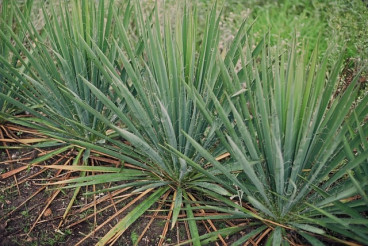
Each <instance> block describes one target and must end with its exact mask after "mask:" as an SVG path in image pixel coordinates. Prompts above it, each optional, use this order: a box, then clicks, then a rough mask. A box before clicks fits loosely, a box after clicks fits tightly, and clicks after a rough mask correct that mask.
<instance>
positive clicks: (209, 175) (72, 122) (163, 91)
mask: <svg viewBox="0 0 368 246" xmlns="http://www.w3.org/2000/svg"><path fill="white" fill-rule="evenodd" d="M115 7H116V5H114V3H113V1H109V2H108V3H105V2H104V1H99V2H98V3H95V2H93V1H87V0H83V1H72V2H71V3H68V4H65V5H64V6H60V9H59V10H58V11H59V14H58V15H56V14H55V10H54V9H46V8H44V9H43V15H44V20H45V27H44V29H43V31H42V33H40V32H39V31H38V30H36V28H35V27H34V25H33V24H32V23H30V22H29V21H27V14H24V13H22V11H21V9H20V8H19V7H18V6H17V5H16V4H10V5H9V9H11V11H13V12H14V13H16V16H17V17H16V18H15V19H14V20H12V21H11V22H9V21H8V22H6V21H5V20H8V17H6V18H5V17H4V18H2V19H1V23H0V25H2V26H3V27H4V28H3V29H1V30H0V40H1V43H2V44H3V46H4V48H3V50H6V52H5V53H4V54H2V56H1V58H0V59H1V66H0V67H1V68H2V69H1V70H0V76H1V79H2V81H3V85H4V90H3V91H1V92H0V99H1V100H2V101H3V102H6V104H9V105H12V107H14V108H18V109H19V110H25V111H28V112H29V113H30V114H31V117H18V116H17V115H16V114H14V111H12V112H9V111H1V114H0V118H1V119H3V120H8V121H11V122H14V123H17V124H20V125H23V126H27V127H30V128H32V129H36V130H38V131H39V132H42V133H43V134H45V135H47V136H49V137H51V138H53V139H56V140H57V141H59V143H58V146H59V148H58V149H56V150H55V151H53V152H51V153H49V154H48V155H46V156H42V157H40V158H37V159H36V160H34V161H33V164H34V163H40V162H41V161H44V160H45V159H46V158H48V157H52V156H55V155H57V154H60V153H62V152H65V151H68V150H70V149H73V150H74V149H75V150H77V151H76V154H75V156H74V159H73V161H72V162H70V163H71V164H72V165H52V166H48V168H53V169H57V170H59V171H60V172H62V171H65V172H66V173H67V175H66V176H67V178H64V179H62V180H59V181H57V182H53V183H52V185H59V186H60V187H63V188H69V189H74V194H73V198H72V199H71V201H70V203H69V205H68V207H67V209H66V211H65V213H64V215H63V221H64V220H65V219H66V218H68V212H69V211H70V209H71V207H72V205H73V203H74V201H75V200H76V199H77V197H78V194H79V193H80V191H81V187H87V186H93V187H94V188H93V190H92V192H90V193H89V194H90V195H96V194H97V193H101V192H115V193H116V194H121V192H126V196H125V198H123V199H120V198H119V199H120V200H119V199H118V198H116V199H117V200H116V201H115V203H114V206H115V204H118V203H119V202H126V201H125V199H126V197H129V198H132V200H131V201H130V202H129V203H128V204H127V205H125V206H124V207H123V208H122V209H121V210H119V211H117V212H116V215H115V216H112V217H110V218H109V219H106V221H105V222H103V223H101V224H100V225H98V226H97V228H96V231H97V230H98V229H100V228H102V227H103V226H104V225H106V224H107V223H109V222H112V220H113V219H114V218H116V217H117V216H120V215H121V214H122V213H123V212H125V211H126V210H127V209H128V208H129V209H130V210H129V212H127V213H126V214H125V215H124V216H123V217H122V218H121V219H120V220H119V221H118V222H117V223H116V224H115V225H114V226H113V227H112V228H111V229H110V230H109V231H108V232H107V233H106V234H105V235H104V236H103V237H102V238H101V239H100V241H99V242H98V244H99V245H105V244H114V242H116V240H118V238H119V237H120V236H121V235H122V234H124V232H126V230H127V229H128V228H129V227H130V226H131V225H132V224H133V223H134V222H136V221H137V220H138V219H139V218H140V217H141V216H142V215H143V214H145V213H146V212H149V209H150V208H151V207H152V206H153V205H154V204H158V209H157V212H158V211H160V208H161V207H160V205H159V204H160V201H161V200H165V201H167V202H168V203H169V204H170V205H169V207H170V209H169V212H168V215H167V219H168V222H167V223H166V224H165V228H166V229H165V230H167V228H168V227H169V221H171V228H174V226H175V225H176V224H177V223H179V221H185V223H187V224H188V228H189V229H188V231H189V234H190V238H188V240H189V241H190V242H192V243H193V244H194V245H201V244H205V243H209V242H211V241H212V240H216V239H218V238H219V239H220V240H224V239H223V236H228V235H231V234H234V233H237V232H239V231H241V230H244V229H246V228H251V229H252V231H250V232H248V233H245V234H243V235H242V236H241V237H240V239H238V240H236V241H235V242H233V244H234V245H241V244H243V243H244V242H246V241H247V240H251V239H255V238H258V239H259V240H263V239H264V238H267V239H264V240H265V242H266V243H272V244H274V245H280V244H283V245H287V244H289V243H290V242H291V243H292V242H297V241H298V240H299V241H300V240H306V241H308V242H309V243H311V244H313V245H321V244H323V241H324V240H333V241H336V242H340V243H349V242H348V241H344V239H343V238H348V239H349V240H354V241H357V242H360V243H364V242H366V241H367V240H368V235H367V233H366V232H367V229H368V228H367V225H368V220H367V218H366V217H365V216H364V214H365V213H367V205H368V196H367V190H368V179H367V177H368V175H367V174H368V169H367V160H368V143H367V137H368V136H367V133H368V129H367V126H368V125H367V124H366V122H365V117H366V115H367V114H368V108H367V107H366V105H367V103H368V97H364V98H363V99H361V100H360V101H358V102H356V101H355V98H356V95H357V93H358V89H359V87H358V86H356V85H357V81H358V77H356V78H355V79H354V80H353V82H352V83H350V85H349V86H348V87H347V88H346V90H345V91H343V92H341V93H340V94H339V95H338V96H336V95H335V89H336V87H337V84H338V82H339V77H338V75H339V72H340V70H341V66H342V58H341V57H340V59H338V61H337V62H336V64H335V66H334V67H333V69H332V70H331V71H330V72H328V67H329V63H328V58H324V59H323V60H322V61H320V60H319V58H318V47H317V46H316V48H315V49H314V51H313V53H312V55H310V56H309V55H308V54H307V55H306V54H304V52H303V50H304V49H303V48H302V52H301V53H299V52H298V49H297V48H296V44H293V45H291V48H290V49H289V50H288V51H284V50H283V49H281V50H278V51H277V52H276V53H274V52H271V51H270V48H269V44H270V42H271V41H270V40H269V37H267V36H265V37H264V38H263V39H262V40H261V41H260V42H258V43H253V41H252V38H251V37H250V31H251V25H248V24H247V22H244V23H242V25H241V27H240V28H239V30H238V32H237V33H236V35H235V36H234V38H233V40H232V41H231V43H230V44H229V47H228V49H227V51H226V52H222V53H220V52H219V50H218V46H219V40H220V32H219V30H220V16H218V15H217V13H216V7H217V6H216V5H214V6H213V8H212V10H211V11H210V13H209V14H208V16H207V19H206V25H205V27H204V29H202V30H199V29H198V18H199V17H198V15H197V10H196V8H195V7H193V8H191V7H187V6H181V7H180V8H179V10H178V11H182V12H181V13H182V14H180V15H177V17H176V18H175V22H174V24H172V22H171V19H170V18H166V15H165V14H164V15H163V16H161V15H160V14H159V11H158V10H157V6H156V8H155V9H154V10H153V11H151V12H150V13H149V14H144V13H143V11H142V8H141V6H140V4H139V3H138V1H134V2H132V3H130V2H129V3H127V4H126V5H122V6H121V8H117V9H116V8H115ZM49 13H51V14H49ZM4 16H5V15H4ZM13 22H14V23H16V24H17V25H19V26H21V27H22V35H21V36H20V37H19V34H18V33H17V32H16V31H14V29H13V28H12V25H13ZM24 37H26V40H25V41H24V40H23V38H24ZM306 57H307V58H309V57H310V58H309V59H307V58H306ZM326 57H327V56H326ZM9 58H12V59H9ZM14 59H16V61H17V63H20V64H21V67H18V66H15V65H14V61H13V60H14ZM239 64H241V65H240V69H239V68H238V66H239ZM3 68H4V69H3ZM5 68H6V69H5ZM326 76H327V77H326ZM8 92H9V93H8ZM60 142H61V143H62V145H61V147H60ZM96 153H99V154H103V155H106V156H110V157H111V158H115V159H118V160H119V162H118V163H116V162H114V164H116V165H115V166H111V165H108V163H104V164H102V163H100V165H96V163H97V162H95V161H94V160H96V155H95V154H96ZM224 156H226V157H227V158H226V160H224V159H223V157H224ZM71 172H73V173H79V176H77V177H75V178H73V179H71V178H68V177H71V176H70V174H71ZM87 173H90V174H91V175H87ZM106 183H108V184H109V185H108V188H106V189H103V190H102V189H100V190H96V186H97V185H102V184H106ZM96 203H97V201H96V199H95V200H94V206H95V212H94V214H95V215H96V214H97V213H98V211H96ZM195 210H199V211H213V210H215V211H217V213H216V215H213V216H210V215H208V216H205V217H198V216H195V213H194V211H195ZM101 211H103V210H101ZM219 214H220V215H219ZM156 215H157V213H156ZM179 215H183V217H184V219H179ZM216 219H226V220H228V221H232V220H234V221H235V220H236V221H239V220H240V221H241V222H242V223H240V224H234V223H232V226H230V227H226V228H223V229H219V230H217V229H216V228H215V230H214V231H213V232H211V233H208V234H205V235H200V233H199V229H198V224H197V220H216ZM148 226H149V225H148ZM92 234H93V232H91V234H89V235H87V237H86V238H88V237H89V236H91V235H92ZM295 234H298V235H299V238H296V239H295V238H294V235H295ZM261 235H262V236H261ZM265 236H268V237H265ZM86 238H85V239H86ZM141 238H142V235H141V236H140V238H138V239H137V240H136V243H138V242H139V240H140V239H141ZM85 239H83V240H82V241H81V242H83V241H84V240H85ZM188 240H187V241H186V242H184V243H188Z"/></svg>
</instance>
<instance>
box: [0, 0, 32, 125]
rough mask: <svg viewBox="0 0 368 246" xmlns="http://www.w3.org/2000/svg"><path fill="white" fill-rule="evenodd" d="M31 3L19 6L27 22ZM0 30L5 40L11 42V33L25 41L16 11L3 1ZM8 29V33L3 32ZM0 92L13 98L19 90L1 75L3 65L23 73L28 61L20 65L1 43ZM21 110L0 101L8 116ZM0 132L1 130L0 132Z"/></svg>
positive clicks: (29, 0) (2, 109)
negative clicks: (7, 64)
mask: <svg viewBox="0 0 368 246" xmlns="http://www.w3.org/2000/svg"><path fill="white" fill-rule="evenodd" d="M32 5H33V1H32V0H28V1H26V2H25V3H23V4H20V6H19V10H18V11H20V12H21V13H22V15H23V16H24V19H25V20H26V21H27V22H29V21H30V17H31V12H32ZM0 7H1V8H0V29H1V30H3V31H4V33H3V35H4V38H6V39H7V40H11V32H13V33H16V34H17V37H18V39H19V40H22V41H24V40H26V32H25V29H24V26H23V25H21V24H20V23H19V22H18V21H17V19H16V11H15V10H14V8H13V4H12V2H11V1H8V0H5V1H2V3H1V6H0ZM7 27H8V28H9V30H10V31H5V30H6V29H7ZM0 59H1V60H0V70H1V71H2V72H1V73H0V92H1V93H4V94H7V95H8V96H10V97H15V96H14V95H13V93H14V91H18V90H19V86H17V85H15V84H13V83H12V82H11V81H9V80H8V79H7V78H6V77H5V76H3V75H2V73H4V72H6V71H7V67H6V65H5V63H9V64H11V66H12V67H13V68H14V69H16V70H17V71H19V72H24V71H25V69H26V66H27V63H28V61H27V60H26V61H24V63H21V61H20V60H21V59H23V58H19V57H17V56H13V55H12V49H11V48H10V47H8V46H7V45H6V43H5V42H1V44H0ZM20 111H22V109H19V108H17V107H16V106H14V105H13V104H11V103H9V102H7V101H6V100H5V99H4V98H1V99H0V112H1V113H8V114H17V113H19V112H20ZM5 122H6V120H5V119H0V124H4V123H5ZM0 131H1V130H0Z"/></svg>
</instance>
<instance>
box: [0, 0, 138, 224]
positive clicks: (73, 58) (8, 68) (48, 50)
mask: <svg viewBox="0 0 368 246" xmlns="http://www.w3.org/2000/svg"><path fill="white" fill-rule="evenodd" d="M6 4H7V5H6V8H7V9H10V10H11V11H12V12H11V13H14V18H13V16H12V19H11V20H10V19H9V18H10V17H6V18H7V19H6V20H8V19H9V21H7V22H2V23H1V24H2V27H3V28H2V29H1V30H0V40H1V44H2V47H4V54H2V56H1V57H0V59H1V71H0V75H1V78H2V79H4V80H5V82H6V83H4V84H3V83H2V84H1V88H4V90H2V91H1V92H0V98H1V102H4V105H12V107H16V108H19V109H21V110H23V111H27V112H28V113H29V115H28V116H27V117H18V116H17V115H14V113H13V112H11V111H9V110H8V111H6V112H5V111H2V112H1V114H0V118H1V119H3V120H7V121H11V122H13V123H16V124H19V125H22V126H26V127H29V128H32V129H34V130H37V131H38V133H39V134H43V135H47V136H48V137H49V138H51V139H49V140H45V139H42V143H37V144H33V145H31V147H33V148H41V147H52V148H53V150H52V151H41V150H40V149H38V150H39V151H41V152H42V153H39V156H40V157H39V158H36V159H34V160H32V161H31V163H30V164H31V166H32V165H36V164H39V163H42V162H44V161H46V160H49V159H51V158H52V157H54V156H59V155H65V158H64V161H62V162H60V160H59V161H56V162H57V163H61V164H65V165H67V164H71V165H85V164H87V163H89V164H90V165H97V164H98V162H99V160H101V158H102V159H103V157H102V156H101V155H100V154H97V153H96V152H93V151H91V150H90V149H88V148H86V147H80V146H77V145H75V144H73V143H71V141H69V142H67V141H66V140H73V139H82V140H84V141H87V142H90V143H97V144H101V145H103V144H104V142H105V141H106V140H105V138H106V137H107V136H108V135H109V134H110V133H111V131H110V132H109V131H108V130H109V125H108V124H106V123H104V121H100V120H98V118H96V117H95V116H94V115H93V114H90V113H89V112H88V111H86V110H85V109H83V108H81V107H80V106H79V105H78V104H76V103H74V102H73V101H71V100H69V97H68V96H65V93H64V91H65V90H70V91H71V93H73V94H75V95H76V96H78V98H80V99H81V100H84V101H85V102H87V103H88V105H89V106H90V107H93V108H94V109H95V110H96V111H97V112H100V113H101V114H103V115H104V119H106V120H107V121H108V122H110V123H116V122H117V117H116V116H115V115H114V114H113V113H111V111H109V110H106V109H104V105H103V104H102V103H101V102H100V101H99V100H98V98H97V97H95V96H94V95H93V94H92V93H90V90H89V88H88V87H87V86H86V85H85V84H84V82H83V80H88V81H90V83H92V84H93V85H94V86H96V87H98V88H99V89H100V90H101V92H102V93H104V94H105V95H106V96H109V97H110V98H111V100H112V101H113V103H115V105H116V106H117V107H119V109H120V110H121V111H123V110H124V102H123V101H122V100H120V99H117V98H116V97H115V94H113V93H112V91H111V90H110V88H109V87H110V85H109V83H107V81H105V80H104V76H103V75H102V73H101V72H100V70H99V69H98V68H97V67H96V66H95V63H94V62H93V61H92V60H91V56H90V53H93V52H95V48H94V46H96V47H97V48H98V51H99V52H103V53H104V55H105V58H106V59H109V61H110V62H109V64H110V65H111V66H114V62H115V58H116V55H117V43H116V42H118V39H114V41H113V37H114V36H115V35H116V34H117V33H116V31H115V28H114V23H115V22H120V20H122V23H121V25H125V26H127V25H128V24H129V21H130V13H131V10H132V6H131V5H130V4H127V5H124V7H125V8H124V9H122V10H120V9H117V10H116V9H115V5H114V3H113V1H110V2H109V3H108V4H106V3H105V1H99V2H98V3H95V2H92V1H72V2H70V3H63V4H61V3H60V5H56V6H57V7H53V6H47V5H45V6H44V8H43V17H44V21H45V26H44V29H43V32H42V33H39V32H38V30H37V29H36V27H35V26H34V25H33V24H32V22H29V18H28V15H29V14H24V13H22V11H21V9H20V7H19V6H18V4H17V3H15V2H11V3H7V1H6ZM4 6H5V5H4ZM29 8H30V7H29ZM105 10H106V11H105ZM113 10H114V11H115V12H116V13H119V14H120V15H119V16H120V17H119V19H117V18H114V16H113ZM4 11H5V7H4ZM29 11H31V10H29ZM56 12H57V14H56ZM13 19H15V23H17V24H18V25H19V26H21V27H22V29H21V32H20V35H19V33H18V32H16V31H14V30H13V28H12V25H13ZM23 39H24V40H23ZM92 40H93V41H92ZM92 43H93V45H92ZM5 51H6V52H5ZM137 52H138V51H137ZM9 58H11V59H9ZM15 61H16V62H15ZM18 63H19V64H18ZM17 66H21V69H18V68H17ZM114 69H115V66H114ZM116 69H117V70H118V72H121V73H123V72H124V70H123V69H121V68H120V67H117V68H116ZM27 141H28V142H30V140H27ZM18 142H20V143H22V141H18ZM23 142H24V141H23ZM116 144H117V145H120V146H121V148H125V149H129V147H128V146H126V145H124V144H123V143H121V142H117V143H116ZM23 147H24V146H23ZM68 153H69V156H66V155H68ZM70 154H72V156H73V158H72V160H70ZM96 158H97V159H96ZM25 168H27V167H26V166H25ZM18 170H19V171H22V170H24V167H22V168H19V169H18ZM93 171H94V170H91V169H86V170H84V172H82V173H80V176H88V175H89V174H93ZM60 172H61V171H58V172H56V175H59V174H60ZM10 173H12V174H15V172H14V171H12V172H10ZM70 175H71V173H70V172H69V173H67V174H66V177H69V176H70ZM5 176H9V175H5ZM93 188H95V187H93ZM79 191H80V188H78V189H75V191H74V194H73V196H72V199H71V201H70V203H69V205H68V206H67V209H66V211H65V213H64V215H63V216H62V218H63V220H64V219H65V218H66V216H67V214H68V212H69V211H70V209H71V207H72V205H73V204H74V202H75V200H76V198H77V196H78V194H79ZM59 193H60V190H57V191H55V192H54V194H53V196H52V197H53V199H54V198H55V197H56V196H57V195H58V194H59ZM49 204H50V203H48V204H46V205H45V208H44V209H43V210H42V211H41V213H40V215H39V217H38V218H37V220H36V222H35V223H34V225H36V224H37V222H38V220H39V219H40V218H41V216H42V214H43V213H44V212H45V211H46V209H47V207H48V206H49ZM62 222H63V221H62ZM33 228H34V226H33V227H32V228H31V230H30V231H32V229H33Z"/></svg>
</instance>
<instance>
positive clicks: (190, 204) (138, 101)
mask: <svg viewBox="0 0 368 246" xmlns="http://www.w3.org/2000/svg"><path fill="white" fill-rule="evenodd" d="M134 6H135V9H134V11H135V12H134V16H136V25H137V29H138V34H139V37H140V39H141V40H142V41H143V46H144V49H143V54H142V55H139V56H137V55H136V53H135V52H134V50H135V48H134V46H133V44H132V41H131V40H130V39H129V38H128V35H127V31H126V28H125V27H124V26H123V25H119V23H116V28H117V29H118V32H119V36H118V38H119V39H120V40H121V43H122V44H123V47H118V46H116V47H117V52H118V55H117V57H116V60H117V61H118V62H119V66H120V64H121V66H123V67H124V68H125V69H126V75H125V76H124V77H122V76H120V75H119V74H118V73H117V72H116V70H115V67H114V64H111V62H110V61H109V60H108V59H107V58H106V56H105V55H104V52H102V51H101V52H97V53H92V52H90V53H89V55H90V59H91V60H93V61H94V62H95V63H94V65H95V66H97V67H99V68H100V71H101V72H102V73H103V74H104V79H106V80H108V81H109V83H110V86H111V87H112V90H113V92H114V93H115V95H116V97H118V98H121V100H122V101H124V102H125V103H126V110H127V111H126V113H123V112H122V111H121V109H120V108H119V107H117V106H116V105H115V103H114V101H113V100H111V98H109V97H108V96H106V95H105V94H104V92H103V91H102V90H101V89H100V88H98V87H97V86H95V85H94V84H93V83H91V82H90V81H88V80H87V79H83V82H84V85H85V86H88V88H89V89H90V93H91V94H93V95H94V96H96V97H97V98H98V100H99V101H100V102H101V103H103V104H104V107H105V108H106V110H109V111H111V112H113V113H114V114H115V115H116V116H117V118H118V119H119V122H121V124H120V125H115V124H113V123H111V122H109V121H108V119H106V118H105V117H104V115H102V114H101V112H98V111H96V110H95V109H94V108H93V107H91V106H90V105H89V104H88V103H86V102H85V101H84V100H83V99H82V98H81V97H79V96H78V95H77V94H76V93H74V92H73V91H72V90H70V89H67V88H65V95H66V96H69V97H70V100H71V101H73V102H74V103H76V104H78V106H80V107H81V108H83V109H84V110H87V111H88V112H89V113H91V114H93V115H94V116H95V117H96V118H98V120H99V121H102V122H104V123H105V124H108V125H109V126H110V127H111V129H112V130H113V131H115V133H116V134H117V135H119V136H120V137H121V138H123V139H124V140H127V141H128V143H129V145H131V146H132V149H130V150H127V149H126V148H121V147H120V146H110V147H107V146H98V145H96V144H91V143H87V142H78V144H79V145H82V146H88V147H89V148H91V149H94V150H98V151H99V152H101V153H105V154H109V155H111V156H114V157H116V158H118V159H120V160H124V161H127V162H128V163H126V165H125V166H126V167H128V168H124V169H120V168H115V169H114V168H107V167H106V168H105V167H100V168H98V169H96V171H97V170H98V171H100V172H104V171H105V172H107V173H106V174H98V175H94V177H93V178H90V177H88V178H84V177H81V178H76V179H71V180H65V181H60V182H56V183H55V184H63V185H64V184H68V186H67V187H69V188H72V187H82V186H87V185H91V184H103V183H106V182H112V181H115V182H117V181H122V182H123V181H124V182H125V183H123V184H115V185H112V186H111V187H110V188H109V189H106V190H99V191H98V192H101V191H103V192H106V191H116V192H118V191H119V190H123V189H129V190H128V192H129V193H130V194H129V196H132V195H134V196H135V198H134V200H133V201H132V202H131V203H129V204H128V205H126V206H124V207H123V208H122V209H121V210H119V211H118V212H117V213H116V214H115V215H114V216H112V217H110V218H109V219H108V220H106V221H105V222H104V223H102V224H101V225H100V226H98V227H97V229H100V228H102V226H104V225H105V224H107V223H109V222H111V221H112V220H113V219H114V218H116V216H120V214H121V213H123V212H124V211H125V210H126V209H128V208H131V209H132V210H131V211H130V212H129V213H128V214H126V215H125V216H124V217H123V219H120V220H119V222H118V223H117V224H116V225H115V226H114V227H113V228H112V229H111V230H110V231H109V232H108V233H107V234H106V235H104V236H103V237H102V238H101V239H100V241H99V243H98V244H99V245H104V244H107V243H110V244H113V243H114V242H115V241H116V240H118V238H119V237H120V236H121V235H122V234H123V233H124V232H125V231H126V230H127V229H128V228H129V227H130V226H131V225H132V224H133V223H134V222H135V221H137V220H138V219H139V218H140V217H141V216H142V215H143V214H144V213H145V212H147V211H148V210H149V209H150V208H151V207H152V206H153V205H154V204H158V208H157V211H156V212H153V214H154V217H153V219H152V220H151V221H150V222H149V223H148V225H147V228H146V229H145V230H143V233H142V234H141V237H140V238H142V236H143V234H144V233H145V232H146V230H147V229H148V227H149V226H150V225H151V223H153V221H154V219H155V217H156V216H157V215H158V213H160V211H161V210H163V205H162V204H161V203H160V201H161V200H162V199H163V200H164V201H165V202H167V203H168V205H167V209H168V212H167V213H168V214H167V215H166V216H165V217H166V219H167V221H166V223H165V226H164V228H163V232H162V237H161V240H160V242H159V244H162V243H163V240H164V238H165V235H166V233H167V230H168V228H169V226H170V223H171V228H174V227H175V225H176V224H177V222H178V218H179V215H182V216H185V217H186V218H187V219H186V220H185V221H184V222H182V223H186V224H187V225H188V228H189V232H190V237H191V238H192V239H193V242H194V244H195V245H200V240H199V232H198V227H197V222H196V221H195V215H194V212H193V210H198V211H205V210H206V208H207V205H208V203H206V202H205V201H202V199H201V198H200V194H203V193H206V192H214V193H215V194H217V195H221V196H222V195H227V194H229V193H228V192H227V191H226V190H225V189H224V188H223V187H221V186H219V185H217V183H218V182H220V180H219V178H218V177H217V176H216V175H218V172H217V173H215V174H213V175H212V176H211V178H208V177H206V176H205V175H203V174H201V173H200V172H198V171H196V170H195V169H193V168H191V167H190V166H189V165H188V164H187V161H185V160H184V158H178V157H177V155H176V154H175V153H173V152H172V151H171V150H169V149H168V146H170V148H173V149H175V150H176V151H178V152H180V153H181V154H182V155H183V156H185V157H186V158H187V159H188V160H191V161H192V162H195V163H198V165H201V166H205V164H206V163H204V162H203V160H202V158H201V156H200V155H199V154H198V153H197V152H196V151H195V148H194V147H193V146H191V145H190V142H189V141H188V140H187V138H185V136H184V135H183V133H182V131H183V130H184V131H185V132H187V133H188V134H189V135H190V136H192V138H193V139H195V140H196V141H198V142H200V143H201V144H202V145H203V146H204V147H205V148H207V149H208V150H211V153H213V154H214V155H217V156H220V155H221V154H223V148H222V146H221V145H218V140H217V137H216V134H215V132H216V131H218V125H216V124H214V125H213V126H211V124H209V123H208V122H207V121H206V120H205V116H204V115H203V114H202V113H201V112H200V110H199V108H198V107H197V106H196V103H195V98H194V97H193V96H192V95H190V94H188V90H189V88H194V89H195V90H196V91H197V92H198V93H200V94H202V95H210V94H214V95H218V94H220V93H221V91H222V89H223V88H224V86H223V84H222V78H221V77H220V76H219V75H220V70H221V69H220V67H218V64H217V62H216V60H217V58H218V50H217V46H218V40H219V32H218V25H219V20H220V18H219V16H217V15H216V6H214V7H213V9H212V10H211V12H210V14H209V16H208V18H207V25H206V28H205V34H204V36H203V38H198V37H197V35H196V34H197V29H196V22H197V21H196V20H197V17H196V10H195V9H194V10H193V9H191V8H186V7H184V10H183V12H184V14H183V16H182V18H177V20H176V23H175V25H174V26H173V25H171V24H170V23H169V21H168V20H167V19H165V18H164V19H160V18H159V15H158V11H157V8H156V9H155V11H153V13H152V20H151V19H150V18H147V19H146V21H145V20H144V17H143V14H142V12H141V7H140V5H139V3H137V2H136V3H135V4H134ZM245 27H246V25H245V24H243V25H242V27H241V29H240V31H239V32H238V34H237V35H236V37H235V39H234V41H233V43H232V45H231V46H230V47H229V51H228V53H227V54H225V55H224V56H225V60H226V63H227V64H232V63H236V62H237V60H238V59H239V57H240V56H239V47H241V46H242V45H241V44H242V43H244V41H245V39H246V36H245V34H246V28H245ZM91 42H92V44H93V47H94V48H95V49H96V50H97V49H98V47H97V45H96V44H94V42H93V41H91ZM84 45H86V44H84ZM129 86H130V87H129ZM201 106H202V105H201ZM203 106H204V107H208V108H212V107H213V103H212V102H211V100H208V104H206V103H204V105H203ZM111 140H112V139H111ZM108 141H110V140H109V139H108ZM110 142H111V143H112V144H114V145H115V144H117V143H116V141H115V140H113V141H110ZM166 145H168V146H166ZM128 158H129V159H128ZM219 158H221V157H219ZM58 168H60V169H64V167H58ZM85 168H87V167H71V168H70V167H68V169H69V170H73V171H83V170H84V169H85ZM90 168H92V167H90ZM65 169H67V168H65ZM111 172H113V173H112V174H111ZM228 188H229V189H232V187H231V186H230V185H228ZM140 199H144V200H140ZM207 199H210V198H207ZM160 204H161V205H160ZM199 204H202V205H201V206H199ZM164 211H166V210H164ZM208 224H209V226H208V227H209V229H208V230H209V232H210V231H213V230H214V231H215V232H214V234H211V236H212V237H213V235H215V237H219V235H218V233H217V232H216V230H217V228H216V226H215V225H214V224H213V223H212V222H211V221H209V222H208ZM235 230H237V231H239V228H235ZM91 235H92V233H91V234H90V235H88V236H91ZM88 236H87V237H88ZM184 236H185V235H184ZM220 238H221V236H220ZM85 239H86V238H85ZM221 239H222V240H223V238H221ZM83 241H84V240H82V242H83ZM138 241H139V240H138Z"/></svg>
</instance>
